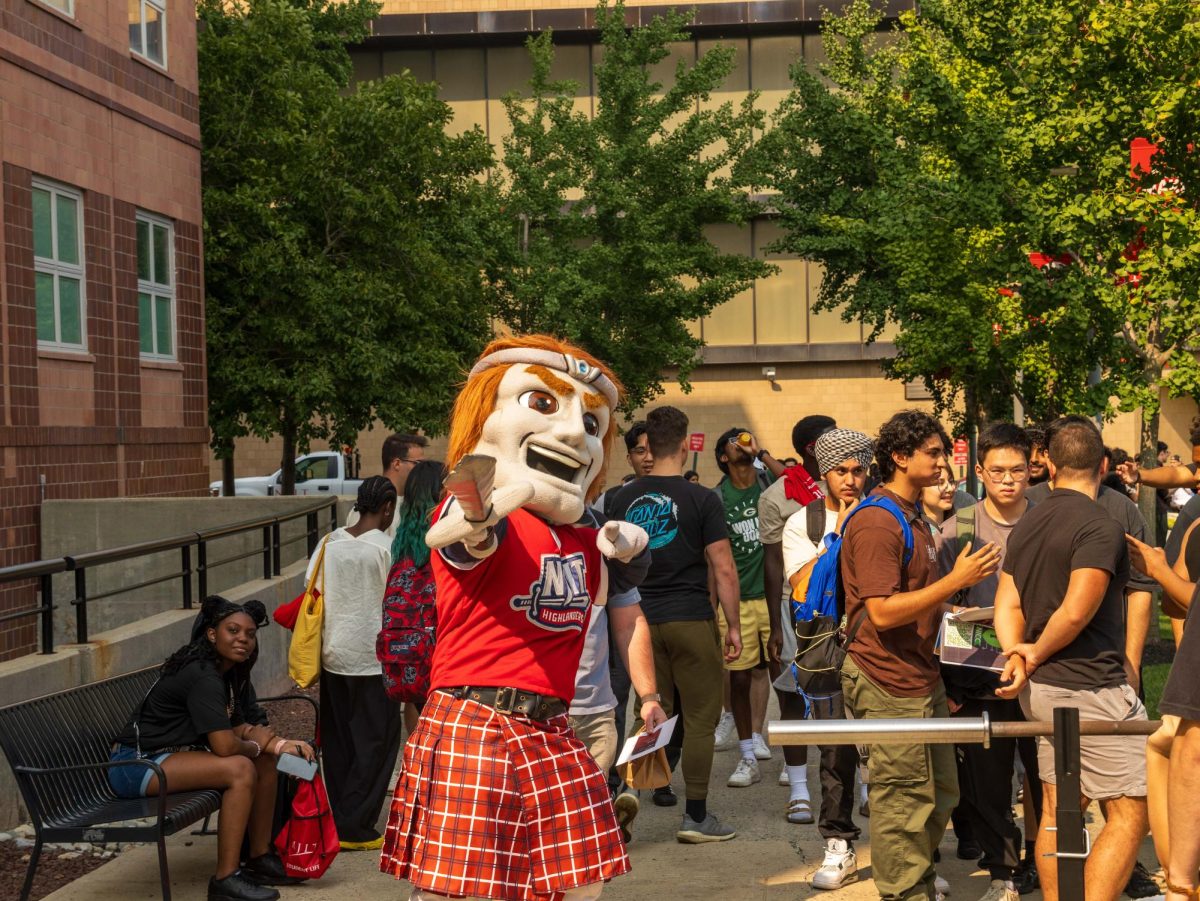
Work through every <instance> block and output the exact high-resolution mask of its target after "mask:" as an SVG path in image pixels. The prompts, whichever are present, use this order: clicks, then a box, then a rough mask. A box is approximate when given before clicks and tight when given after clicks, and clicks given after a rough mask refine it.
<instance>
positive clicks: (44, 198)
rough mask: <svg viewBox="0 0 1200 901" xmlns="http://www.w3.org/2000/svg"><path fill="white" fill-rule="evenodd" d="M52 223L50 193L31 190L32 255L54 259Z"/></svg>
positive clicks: (36, 189)
mask: <svg viewBox="0 0 1200 901" xmlns="http://www.w3.org/2000/svg"><path fill="white" fill-rule="evenodd" d="M53 229H54V223H53V219H52V217H51V215H50V192H49V191H43V190H42V189H41V188H34V189H33V255H34V256H38V257H45V258H46V259H48V260H52V259H54V231H53Z"/></svg>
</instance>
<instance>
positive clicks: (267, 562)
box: [262, 526, 271, 579]
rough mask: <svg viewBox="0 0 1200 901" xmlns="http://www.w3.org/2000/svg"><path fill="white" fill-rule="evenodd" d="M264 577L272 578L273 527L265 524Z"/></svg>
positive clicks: (263, 531)
mask: <svg viewBox="0 0 1200 901" xmlns="http://www.w3.org/2000/svg"><path fill="white" fill-rule="evenodd" d="M262 535H263V539H262V540H263V578H264V579H269V578H271V527H270V526H263V530H262Z"/></svg>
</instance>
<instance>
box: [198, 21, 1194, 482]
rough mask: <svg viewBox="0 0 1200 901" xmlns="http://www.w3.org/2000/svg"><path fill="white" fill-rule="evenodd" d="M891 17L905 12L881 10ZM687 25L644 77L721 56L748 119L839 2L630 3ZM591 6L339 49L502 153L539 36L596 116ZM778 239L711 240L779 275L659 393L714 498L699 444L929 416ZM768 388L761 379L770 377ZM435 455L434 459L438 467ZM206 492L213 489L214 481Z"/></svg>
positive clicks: (1131, 420) (256, 462) (400, 31)
mask: <svg viewBox="0 0 1200 901" xmlns="http://www.w3.org/2000/svg"><path fill="white" fill-rule="evenodd" d="M886 2H887V9H888V10H889V12H890V13H892V14H897V13H898V12H899V11H900V10H901V9H904V8H908V7H911V6H912V3H911V2H910V0H886ZM670 5H674V6H679V7H681V8H688V9H690V8H692V7H695V9H696V16H695V19H694V20H693V23H692V25H691V26H690V27H689V29H688V32H689V40H687V41H685V42H681V43H680V44H678V45H676V46H675V47H674V48H673V54H672V56H671V57H669V58H668V59H666V60H664V61H663V62H662V63H661V64H660V65H659V66H658V67H657V70H656V71H655V72H654V73H653V74H654V77H655V78H656V80H658V81H660V82H662V83H663V84H664V85H669V84H670V83H671V80H672V78H673V76H674V71H675V65H676V62H677V60H678V59H681V58H682V59H685V60H688V61H693V60H695V59H696V57H697V55H698V54H702V53H704V52H705V51H706V50H708V49H709V48H711V47H713V46H715V45H717V44H724V45H728V46H733V47H734V48H735V49H736V51H737V62H736V65H735V68H734V71H733V73H732V74H731V75H730V77H729V79H728V81H727V82H726V84H725V85H724V87H723V89H722V90H721V91H719V92H717V93H715V94H714V95H713V96H712V98H711V101H710V102H711V103H712V104H714V105H719V104H721V103H724V102H727V101H730V102H732V103H734V104H735V105H736V104H737V103H739V102H740V101H741V100H742V99H743V98H744V97H745V96H746V94H747V93H749V92H750V91H757V92H758V94H759V98H758V101H757V103H758V106H759V107H760V108H761V109H764V110H767V111H771V110H774V109H775V108H776V107H777V106H778V104H779V102H780V101H781V100H782V99H783V97H784V96H786V94H787V92H788V91H789V90H790V88H791V82H790V79H789V77H788V68H789V67H790V66H791V65H792V64H793V63H794V62H796V61H797V60H803V61H804V63H805V64H806V65H808V66H810V67H813V68H815V67H816V66H817V65H819V64H820V63H821V61H822V58H823V47H822V44H821V38H820V33H819V31H820V17H821V15H822V11H823V10H832V11H834V12H837V11H839V10H840V9H841V8H842V7H843V6H844V5H845V0H820V2H818V0H755V2H744V0H736V2H727V0H692V2H689V3H685V4H680V3H678V2H677V0H627V6H626V16H627V20H628V21H629V22H630V23H631V24H634V23H637V22H639V21H642V22H644V21H649V19H650V18H652V17H653V16H655V15H657V14H659V13H660V12H661V7H663V6H670ZM594 8H595V3H594V2H593V0H383V9H382V13H381V15H380V17H379V18H378V19H377V20H376V21H375V23H374V27H373V29H372V36H371V37H370V38H369V39H368V40H367V41H366V42H364V44H363V45H361V46H359V47H354V48H351V55H352V58H353V61H354V70H355V77H356V78H357V79H359V80H369V79H374V78H379V77H382V76H386V75H389V74H391V73H394V72H398V71H401V70H403V69H408V70H410V71H411V72H412V73H413V74H414V75H415V76H416V77H417V78H418V79H421V80H427V81H434V82H437V83H438V85H439V89H440V96H441V98H442V99H443V100H444V101H446V102H447V104H449V106H450V107H451V109H452V110H453V113H454V119H453V122H452V123H451V125H450V128H451V129H453V130H455V131H463V130H467V129H470V128H472V127H474V126H479V127H480V128H481V129H482V130H483V131H484V133H485V134H486V135H487V136H488V137H489V139H490V140H491V142H492V143H493V145H495V146H496V148H497V149H498V150H499V148H500V142H501V141H502V139H503V138H504V136H505V134H506V133H507V132H508V121H507V117H506V114H505V110H504V106H503V103H502V98H503V97H504V95H505V94H506V93H508V92H510V91H518V92H519V91H521V90H522V89H523V88H524V87H525V85H526V83H527V80H528V78H529V76H530V65H529V60H528V56H527V54H526V51H525V49H524V47H523V44H524V42H525V40H526V38H527V37H528V36H529V35H530V34H534V33H537V32H540V31H542V30H544V29H546V28H552V29H553V30H554V35H555V44H556V47H555V70H554V71H553V72H552V78H556V79H568V80H571V81H574V82H576V83H577V84H578V85H579V91H578V95H577V108H578V109H579V110H580V111H584V112H588V113H589V114H594V112H595V102H596V87H595V77H594V69H595V64H596V62H597V61H598V58H599V53H600V49H599V48H598V47H597V45H596V42H597V40H598V35H597V33H596V30H595V27H594V26H595V16H594ZM777 235H778V226H777V225H776V223H775V222H774V221H773V220H772V219H771V218H769V217H764V218H761V219H759V220H757V221H755V222H753V223H752V224H751V225H750V226H749V227H747V228H743V229H735V228H732V227H718V228H714V229H712V230H710V232H709V237H710V239H711V240H712V241H713V242H714V243H715V244H717V245H718V246H720V247H721V248H723V249H725V250H736V251H739V252H741V253H745V254H761V255H764V256H768V258H769V259H771V260H772V262H774V263H775V264H776V265H777V266H779V268H780V272H779V273H778V274H777V275H773V276H771V277H770V278H767V279H763V280H760V281H759V282H757V283H756V284H755V285H754V287H753V288H752V289H750V290H749V291H746V292H744V293H743V294H742V295H740V296H739V297H737V298H734V299H733V300H731V301H729V302H728V303H726V304H723V305H722V306H720V307H718V308H717V309H716V310H714V311H713V312H712V314H711V315H709V316H708V317H706V318H705V319H704V320H702V321H700V322H696V323H693V325H692V327H693V329H694V330H695V332H696V333H697V334H700V335H702V336H703V338H704V341H705V344H706V347H705V348H704V351H703V364H702V365H701V366H700V367H698V368H697V369H696V371H695V372H694V373H693V375H692V378H691V381H692V385H693V390H692V392H691V393H690V394H684V393H683V392H682V391H680V389H679V387H678V385H676V384H674V383H673V382H669V381H668V383H667V385H666V388H667V390H666V394H665V396H664V397H662V398H661V399H660V400H659V401H657V402H661V403H673V404H675V405H677V406H679V407H680V408H681V409H683V410H684V411H686V412H687V413H688V415H689V417H690V418H691V421H692V427H693V429H694V430H695V431H697V432H704V433H706V434H707V435H708V439H709V448H708V450H707V451H706V452H705V453H704V454H701V455H700V457H699V461H698V462H699V471H700V475H701V479H702V481H704V482H705V483H706V484H713V483H715V482H716V480H717V479H718V478H719V472H718V470H717V467H716V464H715V463H714V461H713V457H712V454H711V442H712V440H713V439H714V438H715V437H716V436H717V435H718V434H720V433H721V432H723V431H724V430H725V429H726V428H729V427H730V426H732V425H741V426H745V427H748V428H751V429H753V430H754V431H755V432H756V433H757V434H758V435H759V436H760V439H761V441H762V443H763V445H764V446H766V447H769V448H771V449H772V450H773V451H774V452H775V454H776V455H777V456H779V457H783V456H785V455H792V453H793V451H792V449H791V441H790V434H791V426H792V424H793V423H794V422H795V421H796V420H797V419H798V418H800V417H801V416H804V415H806V414H808V413H826V414H828V415H831V416H834V417H835V418H836V419H837V420H838V422H839V423H840V424H842V425H844V426H847V427H850V428H858V429H863V430H865V431H868V432H871V433H874V432H875V431H876V430H877V429H878V427H879V425H880V424H881V423H882V422H883V421H884V420H885V419H886V418H887V417H888V416H890V415H891V414H892V413H893V412H895V411H896V410H898V409H900V408H903V407H906V406H930V404H929V403H928V401H924V400H922V399H921V398H922V397H923V396H924V391H923V390H913V389H912V388H909V389H906V388H905V386H904V385H902V384H899V383H897V382H893V381H888V380H886V379H884V378H883V375H882V371H881V369H880V366H879V360H881V359H884V358H886V357H888V356H890V355H891V354H893V353H894V347H893V345H892V344H891V343H890V340H889V339H890V337H891V336H892V335H894V332H892V333H886V332H885V333H884V334H883V335H882V336H880V338H879V339H878V340H877V341H876V342H874V343H872V344H866V343H865V341H864V339H865V337H866V336H865V335H864V330H863V328H862V326H861V325H860V324H859V323H857V322H851V323H846V322H843V321H842V320H841V317H840V316H839V315H838V314H837V313H836V312H822V313H817V312H815V311H814V310H813V308H812V307H813V304H814V302H815V301H816V299H817V293H818V289H819V285H820V279H821V270H820V267H819V266H818V265H816V264H813V263H810V262H808V261H806V260H802V259H795V258H788V257H783V258H781V257H778V256H772V255H766V254H765V253H764V251H763V248H764V247H765V246H767V245H768V244H770V243H771V242H772V241H773V240H774V239H775V238H776V237H777ZM771 373H773V378H770V377H768V376H769V374H771ZM1195 413H1196V405H1195V403H1193V402H1192V401H1190V400H1182V399H1181V400H1166V401H1165V402H1164V406H1163V419H1162V432H1161V436H1162V440H1164V441H1166V442H1167V443H1168V444H1169V445H1170V447H1171V449H1172V450H1173V451H1178V452H1181V453H1183V454H1184V456H1185V457H1186V456H1187V454H1188V452H1189V451H1190V445H1189V441H1188V425H1189V423H1190V421H1191V417H1192V416H1193V415H1195ZM1105 437H1106V439H1107V440H1108V441H1109V442H1110V443H1112V444H1114V445H1118V446H1123V447H1125V448H1127V449H1131V450H1132V449H1134V448H1136V446H1137V442H1138V430H1137V419H1136V416H1135V414H1124V415H1122V416H1120V417H1118V419H1117V420H1116V421H1115V422H1113V423H1111V424H1109V425H1108V426H1107V427H1106V429H1105ZM381 439H382V434H381V433H380V431H378V430H376V431H373V432H369V433H364V435H363V436H362V440H361V442H360V446H361V447H362V449H363V460H364V463H365V464H367V465H368V466H370V465H377V464H373V461H374V460H375V459H376V457H377V454H378V451H377V448H378V446H379V442H380V440H381ZM440 447H441V444H440V443H437V444H435V446H434V447H433V448H431V454H437V453H439V452H440ZM278 465H279V447H278V444H277V443H273V444H267V443H264V442H259V441H253V440H247V441H240V442H239V443H238V453H237V468H238V472H239V473H240V474H243V475H250V474H252V473H255V474H256V473H267V472H271V471H273V470H274V469H276V468H277V467H278ZM212 472H213V476H212V477H213V478H214V479H216V478H219V477H220V467H219V465H214V466H213V470H212Z"/></svg>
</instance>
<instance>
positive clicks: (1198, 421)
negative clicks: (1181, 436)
mask: <svg viewBox="0 0 1200 901" xmlns="http://www.w3.org/2000/svg"><path fill="white" fill-rule="evenodd" d="M1188 438H1189V439H1190V440H1191V442H1192V447H1200V416H1197V417H1196V418H1195V419H1193V420H1192V428H1191V432H1190V433H1189V434H1188Z"/></svg>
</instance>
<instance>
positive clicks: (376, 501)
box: [354, 476, 396, 513]
mask: <svg viewBox="0 0 1200 901" xmlns="http://www.w3.org/2000/svg"><path fill="white" fill-rule="evenodd" d="M388 501H392V502H393V503H395V501H396V486H395V485H393V484H392V483H391V481H390V480H389V479H386V478H384V477H383V476H371V477H370V478H369V479H364V480H363V483H362V484H361V485H359V486H358V497H357V498H356V499H355V501H354V509H355V511H356V512H358V513H378V512H379V511H380V510H382V509H383V508H384V506H385V505H386V504H387V502H388Z"/></svg>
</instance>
